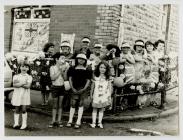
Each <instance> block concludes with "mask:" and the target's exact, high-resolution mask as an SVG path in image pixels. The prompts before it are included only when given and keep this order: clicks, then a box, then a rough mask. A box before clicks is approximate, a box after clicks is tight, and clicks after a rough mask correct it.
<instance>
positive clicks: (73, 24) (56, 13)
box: [49, 5, 97, 50]
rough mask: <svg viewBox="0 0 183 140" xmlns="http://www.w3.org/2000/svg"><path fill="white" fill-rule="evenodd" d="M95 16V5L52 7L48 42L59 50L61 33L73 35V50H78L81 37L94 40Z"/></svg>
mask: <svg viewBox="0 0 183 140" xmlns="http://www.w3.org/2000/svg"><path fill="white" fill-rule="evenodd" d="M96 16H97V6H95V5H74V6H72V5H69V6H68V5H67V6H63V5H62V6H59V5H58V6H52V7H51V21H50V34H49V41H50V42H53V43H55V44H56V46H57V48H58V50H59V44H60V38H61V33H66V34H73V33H75V34H76V36H75V42H74V49H77V48H80V41H81V38H82V37H83V36H86V35H87V36H89V37H90V38H91V39H92V38H94V35H95V28H96V24H95V22H96ZM92 42H93V41H92Z"/></svg>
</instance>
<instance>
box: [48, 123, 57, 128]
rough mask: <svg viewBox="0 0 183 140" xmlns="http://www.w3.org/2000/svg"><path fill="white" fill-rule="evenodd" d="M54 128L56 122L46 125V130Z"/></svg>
mask: <svg viewBox="0 0 183 140" xmlns="http://www.w3.org/2000/svg"><path fill="white" fill-rule="evenodd" d="M54 126H56V122H51V123H50V124H49V125H48V128H53V127H54Z"/></svg>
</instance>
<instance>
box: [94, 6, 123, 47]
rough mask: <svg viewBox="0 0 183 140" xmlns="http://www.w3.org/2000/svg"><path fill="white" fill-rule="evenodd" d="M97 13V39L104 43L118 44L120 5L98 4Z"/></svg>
mask: <svg viewBox="0 0 183 140" xmlns="http://www.w3.org/2000/svg"><path fill="white" fill-rule="evenodd" d="M97 13H98V15H97V17H96V29H95V40H96V41H98V42H100V43H102V44H103V45H107V44H109V43H114V44H117V41H118V32H119V21H118V19H119V16H120V5H98V6H97Z"/></svg>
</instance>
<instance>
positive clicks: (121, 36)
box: [118, 4, 125, 47]
mask: <svg viewBox="0 0 183 140" xmlns="http://www.w3.org/2000/svg"><path fill="white" fill-rule="evenodd" d="M120 7H121V10H120V11H121V14H120V18H119V22H120V24H119V32H118V46H119V47H121V44H122V42H123V40H124V25H123V18H124V8H125V5H124V4H123V5H120Z"/></svg>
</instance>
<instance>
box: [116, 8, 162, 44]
mask: <svg viewBox="0 0 183 140" xmlns="http://www.w3.org/2000/svg"><path fill="white" fill-rule="evenodd" d="M123 8H124V9H123V10H124V12H123V15H122V18H121V22H122V26H121V27H120V28H123V40H124V41H127V42H129V43H130V44H131V45H133V44H134V41H135V40H136V39H143V40H144V41H147V40H152V41H155V40H157V39H159V38H161V36H160V35H161V23H162V12H163V5H124V6H123Z"/></svg>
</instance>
